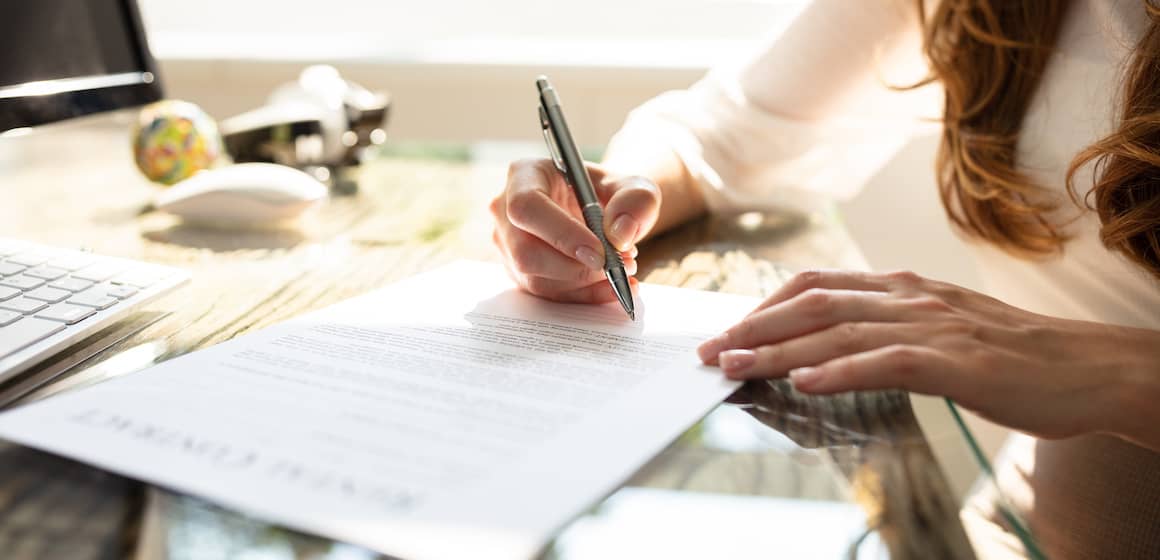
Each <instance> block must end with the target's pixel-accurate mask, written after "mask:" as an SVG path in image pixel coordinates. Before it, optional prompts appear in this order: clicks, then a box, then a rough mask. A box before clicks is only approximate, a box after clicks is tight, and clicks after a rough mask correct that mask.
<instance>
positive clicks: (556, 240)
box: [503, 165, 604, 270]
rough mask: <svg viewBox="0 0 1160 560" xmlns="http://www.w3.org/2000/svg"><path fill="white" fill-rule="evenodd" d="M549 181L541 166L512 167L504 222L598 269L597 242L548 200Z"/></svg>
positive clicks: (600, 257)
mask: <svg viewBox="0 0 1160 560" xmlns="http://www.w3.org/2000/svg"><path fill="white" fill-rule="evenodd" d="M552 174H555V171H554V170H553V171H552ZM552 180H553V176H552V175H549V174H548V173H547V171H546V170H545V169H544V167H543V166H542V165H513V167H512V170H511V177H510V178H509V187H508V190H507V199H506V202H507V204H506V205H505V207H504V209H503V211H504V215H505V217H506V218H507V221H509V222H510V223H511V224H513V225H514V226H516V227H518V228H520V229H522V230H524V231H526V232H528V233H530V234H532V235H534V236H536V237H538V238H540V239H542V240H544V241H545V242H546V243H548V244H549V245H551V246H552V247H554V248H555V249H556V250H557V251H559V252H560V253H563V254H565V255H568V256H569V257H571V258H573V259H576V260H577V261H579V262H580V263H582V264H584V265H585V266H587V267H589V268H591V269H593V270H599V269H601V268H602V267H603V266H604V249H603V247H602V246H601V244H600V240H599V239H597V237H596V235H595V234H593V233H592V232H591V231H588V228H587V226H585V225H584V223H583V222H581V221H580V220H579V219H578V218H576V217H575V216H573V215H572V214H571V213H569V212H568V211H567V210H565V209H564V208H563V207H561V206H560V204H558V203H557V202H556V201H555V200H553V199H552V197H551V196H549V193H548V189H549V186H550V184H551V181H552Z"/></svg>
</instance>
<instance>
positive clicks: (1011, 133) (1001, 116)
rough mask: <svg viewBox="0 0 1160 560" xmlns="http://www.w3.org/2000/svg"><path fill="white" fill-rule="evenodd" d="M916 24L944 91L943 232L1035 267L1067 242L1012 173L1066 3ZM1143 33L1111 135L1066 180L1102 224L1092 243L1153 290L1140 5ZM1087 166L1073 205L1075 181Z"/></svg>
mask: <svg viewBox="0 0 1160 560" xmlns="http://www.w3.org/2000/svg"><path fill="white" fill-rule="evenodd" d="M916 1H917V4H918V10H919V14H920V15H922V17H923V22H924V23H923V26H924V47H923V48H924V54H925V55H926V58H927V61H928V63H929V65H930V75H929V76H928V78H927V79H926V80H924V81H923V82H921V83H920V84H918V85H922V84H925V83H930V82H933V81H938V82H940V83H941V84H942V86H943V89H944V91H945V113H944V126H943V135H942V139H941V145H940V147H939V151H938V156H937V159H936V171H937V178H938V183H939V193H940V195H941V198H942V202H943V206H944V208H945V209H946V212H947V215H948V216H949V218H950V220H951V222H952V223H953V224H955V226H956V227H957V228H959V229H960V230H961V231H963V232H965V233H966V234H967V235H968V236H971V237H975V238H978V239H981V240H983V241H986V242H988V243H992V244H994V245H996V246H998V247H1000V248H1002V249H1004V250H1006V251H1008V252H1010V253H1013V254H1016V255H1020V256H1025V257H1042V256H1049V255H1051V254H1055V253H1058V252H1059V251H1061V250H1062V247H1063V244H1064V242H1065V241H1066V240H1067V235H1066V233H1064V231H1063V228H1062V226H1063V225H1064V224H1061V223H1056V222H1055V221H1053V220H1052V219H1051V216H1052V213H1053V211H1055V210H1057V209H1058V208H1059V206H1060V204H1061V202H1063V201H1062V200H1059V198H1058V197H1057V196H1052V194H1051V193H1050V191H1049V190H1048V189H1045V188H1044V187H1043V186H1042V185H1037V184H1035V182H1034V181H1032V180H1031V179H1030V178H1029V177H1028V176H1027V175H1026V174H1025V173H1022V172H1020V171H1019V169H1018V166H1017V162H1016V161H1015V148H1016V142H1017V141H1018V138H1019V132H1020V128H1021V127H1022V123H1023V117H1024V115H1025V113H1026V111H1027V108H1028V106H1029V105H1030V102H1031V98H1032V96H1033V95H1034V93H1035V90H1036V88H1037V87H1038V85H1039V82H1040V79H1041V78H1042V76H1043V72H1044V69H1045V68H1046V67H1047V61H1048V59H1049V58H1050V57H1051V54H1052V50H1053V48H1054V46H1055V43H1056V39H1057V37H1058V36H1059V32H1060V28H1061V26H1062V22H1063V18H1064V16H1065V15H1066V13H1067V10H1068V8H1069V7H1070V4H1071V2H1070V1H1069V0H1032V1H1011V0H942V1H941V2H939V4H938V6H936V7H935V8H934V9H933V11H932V12H931V13H929V15H928V12H927V11H926V7H925V5H924V4H925V3H924V1H923V0H916ZM1142 1H1143V4H1144V7H1145V9H1146V12H1147V15H1148V17H1149V18H1150V20H1151V21H1150V23H1149V26H1148V29H1147V32H1146V33H1145V34H1144V36H1143V38H1142V39H1141V40H1140V42H1139V43H1138V44H1137V45H1136V46H1135V50H1134V51H1133V53H1132V56H1131V59H1130V60H1129V61H1128V62H1127V66H1126V69H1125V74H1124V77H1123V84H1122V92H1121V98H1120V107H1119V122H1118V123H1117V128H1116V130H1115V131H1114V132H1113V133H1111V134H1110V135H1108V136H1107V137H1105V138H1102V139H1100V140H1099V141H1097V142H1095V143H1094V144H1092V145H1091V146H1089V147H1087V148H1086V149H1084V150H1083V151H1081V152H1080V153H1079V154H1077V155H1076V157H1075V159H1074V160H1072V162H1071V165H1070V166H1069V168H1068V174H1067V189H1068V193H1069V195H1070V197H1071V199H1072V200H1073V201H1075V202H1076V203H1078V204H1086V205H1087V207H1088V208H1091V209H1094V210H1095V211H1096V212H1097V214H1098V215H1099V217H1100V222H1101V224H1102V225H1101V228H1100V239H1101V240H1102V241H1103V243H1104V245H1105V246H1106V247H1108V248H1109V249H1111V250H1113V251H1118V252H1120V253H1122V254H1124V255H1125V256H1127V257H1128V258H1129V259H1131V260H1132V261H1133V262H1135V263H1136V264H1138V265H1140V266H1142V267H1144V268H1145V269H1146V270H1148V271H1149V272H1150V273H1152V275H1153V276H1155V277H1157V278H1160V6H1157V5H1156V4H1153V2H1152V1H1151V0H1142ZM1088 164H1091V165H1093V171H1094V175H1093V176H1094V180H1093V181H1094V182H1093V184H1092V186H1091V188H1090V190H1088V191H1087V192H1086V193H1085V194H1083V195H1081V194H1079V190H1078V188H1077V185H1076V184H1075V177H1076V172H1077V171H1078V170H1079V169H1080V168H1081V167H1084V166H1085V165H1088Z"/></svg>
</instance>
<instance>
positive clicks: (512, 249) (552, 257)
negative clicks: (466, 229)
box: [499, 227, 604, 286]
mask: <svg viewBox="0 0 1160 560" xmlns="http://www.w3.org/2000/svg"><path fill="white" fill-rule="evenodd" d="M499 236H500V242H501V244H502V245H503V247H504V250H505V251H506V254H507V256H508V259H509V260H510V261H511V264H512V268H513V269H514V270H515V271H516V272H519V273H521V274H524V275H527V276H543V277H545V278H551V279H553V280H564V281H569V282H572V283H574V284H576V285H577V286H583V285H588V284H592V283H594V282H597V281H599V280H601V279H603V278H604V272H603V271H602V270H593V269H591V268H589V267H587V266H585V265H584V264H581V263H580V262H578V261H577V260H576V259H574V258H571V257H569V256H567V255H564V254H563V253H560V252H559V251H557V250H556V249H555V248H553V247H552V246H551V245H548V244H547V243H545V242H544V241H543V240H542V239H540V238H538V237H536V236H534V235H532V234H530V233H528V232H526V231H523V230H521V229H518V228H514V227H509V228H507V229H505V230H503V231H501V233H500V234H499Z"/></svg>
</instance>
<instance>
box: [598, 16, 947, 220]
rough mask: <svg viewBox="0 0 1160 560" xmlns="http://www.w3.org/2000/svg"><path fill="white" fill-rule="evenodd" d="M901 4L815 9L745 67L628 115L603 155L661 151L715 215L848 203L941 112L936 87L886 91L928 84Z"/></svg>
mask: <svg viewBox="0 0 1160 560" xmlns="http://www.w3.org/2000/svg"><path fill="white" fill-rule="evenodd" d="M898 4H901V3H898V2H889V1H886V0H883V1H880V2H849V1H848V0H817V1H815V2H814V3H813V4H812V5H811V6H809V7H808V8H806V9H805V10H804V11H803V12H802V13H801V14H800V15H799V16H798V18H797V19H796V20H795V21H794V22H793V23H792V24H791V25H790V26H789V27H788V28H787V29H786V30H785V32H783V33H782V34H780V35H779V36H778V37H776V38H775V39H774V40H773V41H771V42H769V43H768V45H767V46H766V48H765V49H763V50H762V51H761V52H760V53H758V55H757V56H756V57H754V58H753V59H752V60H750V61H748V62H747V63H745V64H742V65H738V66H736V67H722V68H718V69H715V70H713V71H711V72H710V73H709V74H708V75H706V76H705V77H704V78H703V79H701V80H700V81H699V82H697V83H696V84H694V85H693V86H692V87H690V88H689V89H688V90H684V91H674V92H668V93H665V94H662V95H661V96H659V97H657V98H655V99H653V100H651V101H649V102H647V103H645V104H644V105H642V106H641V107H639V108H637V109H636V110H634V111H633V112H632V113H630V114H629V117H628V119H627V121H626V122H625V125H624V127H623V128H622V129H621V131H620V132H618V133H617V134H616V136H615V137H614V138H613V140H612V142H611V144H610V149H614V148H615V146H616V144H618V143H621V142H660V143H664V144H666V145H668V146H669V147H671V148H672V149H673V150H674V151H675V152H676V153H677V155H678V156H679V157H680V158H681V160H682V162H683V163H684V164H685V166H686V168H687V169H688V170H689V172H690V173H691V174H692V176H693V177H694V178H695V179H696V180H697V181H698V182H699V183H700V185H701V188H702V192H703V193H704V195H705V198H706V202H707V203H708V205H709V208H710V209H711V210H713V211H729V210H741V209H754V208H766V207H772V206H779V207H785V206H789V207H799V208H809V207H811V206H812V204H813V203H814V202H816V201H817V200H818V198H819V197H818V195H819V194H821V195H823V197H827V198H839V199H840V198H848V197H850V196H852V195H853V194H855V193H856V192H857V190H858V189H859V188H860V187H861V185H862V184H863V183H865V182H866V180H868V179H869V178H870V177H871V176H873V174H874V173H875V172H876V171H877V170H878V168H879V167H881V166H882V164H884V163H885V162H886V161H888V160H889V159H890V158H891V157H892V156H893V154H894V153H895V152H896V151H897V150H898V149H899V148H900V147H901V146H902V145H903V144H904V143H905V142H906V141H907V140H908V139H909V138H910V136H911V135H912V134H913V132H914V131H915V129H916V128H917V127H918V126H920V124H921V122H922V119H921V118H920V117H936V116H938V114H939V113H940V112H941V111H939V108H938V103H939V97H938V93H939V92H938V91H937V89H936V88H929V87H928V88H923V89H921V90H918V91H916V92H908V93H902V92H897V91H894V90H892V89H891V88H890V87H889V85H897V84H907V83H913V82H916V81H918V79H919V78H921V77H923V76H924V75H925V67H924V66H923V65H922V59H921V50H920V39H921V38H920V33H919V24H918V18H917V15H916V14H909V13H907V12H906V11H905V10H904V9H902V8H899V7H898V6H897V5H898ZM888 84H889V85H888ZM924 90H925V91H924ZM931 90H935V91H933V92H932V91H931Z"/></svg>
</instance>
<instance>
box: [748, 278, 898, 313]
mask: <svg viewBox="0 0 1160 560" xmlns="http://www.w3.org/2000/svg"><path fill="white" fill-rule="evenodd" d="M813 289H817V290H861V291H867V292H887V291H890V286H889V284H888V283H887V282H886V280H885V278H883V277H882V275H877V274H871V273H869V272H859V271H856V270H807V271H805V272H800V273H798V274H795V275H794V276H793V278H790V279H789V281H788V282H786V283H785V284H783V285H782V286H781V288H778V290H777V291H776V292H774V293H773V295H771V296H769V297H768V298H766V299H765V301H763V302H761V305H758V306H757V308H756V309H754V310H753V311H751V312H750V313H756V312H758V311H761V310H763V309H766V308H768V307H771V306H774V305H777V304H779V303H782V302H784V301H788V300H789V299H790V298H792V297H794V296H797V295H798V294H801V293H802V292H805V291H807V290H813Z"/></svg>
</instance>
